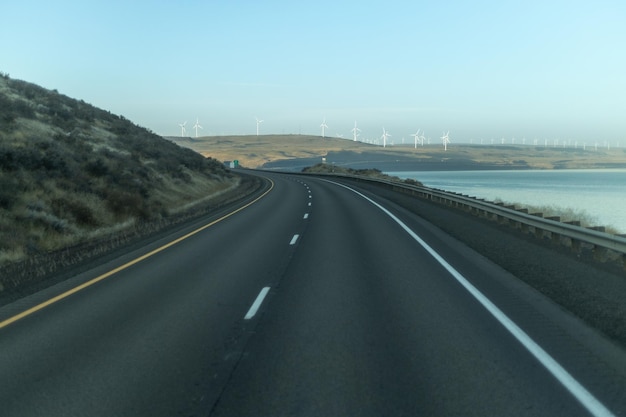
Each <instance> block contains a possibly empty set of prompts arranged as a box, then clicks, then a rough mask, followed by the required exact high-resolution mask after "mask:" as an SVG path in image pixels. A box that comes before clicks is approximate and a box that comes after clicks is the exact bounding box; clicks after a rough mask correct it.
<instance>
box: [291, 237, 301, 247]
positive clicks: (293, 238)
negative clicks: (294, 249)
mask: <svg viewBox="0 0 626 417" xmlns="http://www.w3.org/2000/svg"><path fill="white" fill-rule="evenodd" d="M299 237H300V235H293V237H292V238H291V242H289V244H290V245H295V244H296V242H297V241H298V238H299Z"/></svg>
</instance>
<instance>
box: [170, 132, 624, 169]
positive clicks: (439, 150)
mask: <svg viewBox="0 0 626 417" xmlns="http://www.w3.org/2000/svg"><path fill="white" fill-rule="evenodd" d="M168 139H170V140H172V141H174V142H175V143H177V144H179V145H181V146H184V147H188V148H191V149H193V150H195V151H196V152H199V153H201V154H202V155H204V156H210V157H212V158H215V159H217V160H220V161H232V160H238V161H239V163H240V165H241V166H244V167H247V168H262V167H271V166H272V164H275V163H276V162H277V161H283V162H284V161H287V160H291V161H294V162H295V161H297V160H302V161H304V162H305V163H307V164H308V162H310V164H308V165H313V164H314V163H317V162H321V161H322V157H326V158H327V162H329V163H335V164H337V165H346V166H357V165H358V167H359V168H380V169H386V170H391V169H390V165H393V162H401V163H402V164H403V167H409V166H410V167H411V169H414V170H429V169H439V170H441V169H446V170H455V169H592V168H626V150H625V149H623V148H613V149H608V150H607V149H606V148H598V150H595V149H594V148H593V147H587V148H586V149H583V148H582V146H578V147H577V148H573V147H571V148H563V147H551V146H548V147H543V146H536V147H535V146H522V145H518V146H512V145H508V146H507V145H504V146H496V145H470V144H458V145H455V144H451V145H449V147H448V150H447V151H444V149H443V147H441V146H440V145H426V146H423V147H422V146H419V145H418V147H417V149H416V148H414V147H413V146H412V145H402V146H399V145H395V146H388V147H386V148H382V147H380V146H375V145H370V144H366V143H361V142H354V141H352V140H346V139H338V138H322V137H320V136H306V135H261V136H258V137H257V136H205V137H200V138H177V137H169V138H168Z"/></svg>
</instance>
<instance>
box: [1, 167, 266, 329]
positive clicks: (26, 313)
mask: <svg viewBox="0 0 626 417" xmlns="http://www.w3.org/2000/svg"><path fill="white" fill-rule="evenodd" d="M267 179H268V180H269V182H270V183H271V186H270V188H269V190H267V191H266V192H264V193H263V194H261V195H260V196H259V197H257V198H255V199H254V200H252V201H251V202H249V203H248V204H246V205H244V206H242V207H239V208H238V209H237V210H234V211H232V212H230V213H228V214H227V215H225V216H222V217H220V218H219V219H217V220H214V221H212V222H211V223H208V224H205V225H204V226H202V227H200V228H198V229H196V230H194V231H192V232H189V233H187V234H186V235H184V236H181V237H179V238H178V239H175V240H173V241H171V242H169V243H166V244H165V245H163V246H161V247H159V248H156V249H154V250H152V251H150V252H148V253H146V254H145V255H142V256H140V257H138V258H135V259H133V260H132V261H130V262H127V263H125V264H124V265H122V266H118V267H117V268H115V269H112V270H110V271H108V272H105V273H104V274H102V275H100V276H97V277H96V278H93V279H91V280H90V281H87V282H85V283H82V284H80V285H78V286H77V287H74V288H72V289H71V290H68V291H66V292H64V293H62V294H59V295H57V296H56V297H53V298H51V299H49V300H47V301H44V302H43V303H41V304H37V305H36V306H34V307H31V308H29V309H28V310H25V311H22V312H21V313H19V314H16V315H15V316H13V317H10V318H8V319H6V320H4V321H2V322H0V329H2V328H4V327H6V326H8V325H9V324H12V323H15V322H16V321H18V320H21V319H23V318H24V317H27V316H30V315H31V314H33V313H35V312H37V311H39V310H42V309H44V308H46V307H48V306H49V305H52V304H54V303H56V302H57V301H60V300H62V299H64V298H67V297H69V296H70V295H72V294H75V293H77V292H79V291H81V290H83V289H85V288H87V287H90V286H92V285H93V284H95V283H97V282H100V281H102V280H104V279H106V278H108V277H110V276H111V275H114V274H116V273H118V272H120V271H123V270H124V269H127V268H129V267H131V266H133V265H135V264H137V263H139V262H141V261H143V260H145V259H148V258H149V257H151V256H153V255H156V254H157V253H159V252H162V251H164V250H165V249H167V248H169V247H172V246H174V245H176V244H177V243H180V242H182V241H183V240H185V239H187V238H189V237H191V236H193V235H195V234H196V233H199V232H201V231H203V230H204V229H207V228H209V227H211V226H213V225H214V224H216V223H219V222H221V221H222V220H224V219H227V218H228V217H230V216H232V215H234V214H236V213H239V212H240V211H242V210H243V209H245V208H248V207H250V206H251V205H252V204H254V203H256V202H257V201H259V200H260V199H262V198H263V197H265V196H266V195H267V194H269V192H270V191H272V189H273V188H274V182H273V181H272V180H271V179H269V178H267Z"/></svg>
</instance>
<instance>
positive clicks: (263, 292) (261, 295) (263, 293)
mask: <svg viewBox="0 0 626 417" xmlns="http://www.w3.org/2000/svg"><path fill="white" fill-rule="evenodd" d="M269 291H270V287H264V288H263V289H262V290H261V292H260V293H259V295H257V297H256V300H254V303H252V306H251V307H250V310H248V312H247V313H246V316H245V317H244V319H245V320H250V319H251V318H252V317H254V315H255V314H256V312H257V311H258V310H259V307H261V303H263V300H264V299H265V296H266V295H267V293H268V292H269Z"/></svg>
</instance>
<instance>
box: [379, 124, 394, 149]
mask: <svg viewBox="0 0 626 417" xmlns="http://www.w3.org/2000/svg"><path fill="white" fill-rule="evenodd" d="M389 136H391V135H390V134H389V132H387V131H386V130H385V128H384V127H383V134H382V136H381V137H380V138H381V139H382V140H383V148H386V147H387V138H388V137H389Z"/></svg>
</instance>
